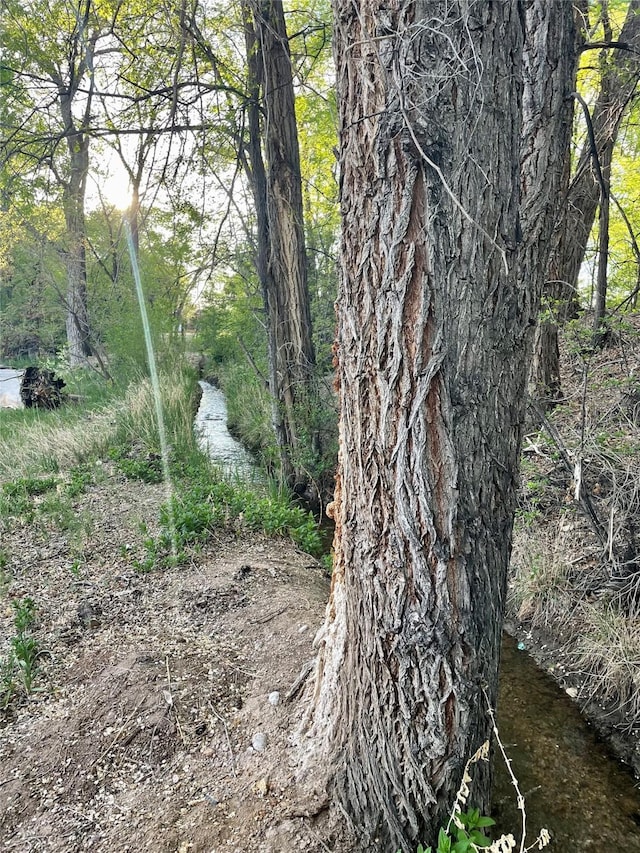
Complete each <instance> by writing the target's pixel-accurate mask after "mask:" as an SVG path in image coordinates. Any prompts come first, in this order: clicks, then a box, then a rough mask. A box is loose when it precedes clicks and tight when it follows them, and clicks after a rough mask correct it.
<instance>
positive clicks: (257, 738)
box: [251, 732, 267, 752]
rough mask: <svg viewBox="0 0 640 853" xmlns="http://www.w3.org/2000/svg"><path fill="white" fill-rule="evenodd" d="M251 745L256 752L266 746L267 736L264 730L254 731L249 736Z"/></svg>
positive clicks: (261, 750)
mask: <svg viewBox="0 0 640 853" xmlns="http://www.w3.org/2000/svg"><path fill="white" fill-rule="evenodd" d="M251 746H252V747H253V748H254V749H255V751H256V752H264V750H265V748H266V746H267V736H266V734H265V733H264V732H256V733H255V734H254V736H253V737H252V738H251Z"/></svg>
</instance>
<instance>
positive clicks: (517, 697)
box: [493, 637, 640, 853]
mask: <svg viewBox="0 0 640 853" xmlns="http://www.w3.org/2000/svg"><path fill="white" fill-rule="evenodd" d="M498 727H499V729H500V734H501V737H502V740H503V742H504V744H505V746H506V748H507V752H508V754H509V756H510V758H511V759H512V767H513V770H514V772H515V774H516V777H517V778H518V781H519V783H520V790H521V791H522V793H523V794H525V796H526V811H527V824H528V827H529V832H528V836H529V839H530V840H533V839H534V838H535V836H536V834H537V832H538V830H539V829H540V827H543V826H544V827H546V828H547V829H548V830H549V832H550V833H551V836H552V840H553V841H552V845H551V847H550V848H549V849H550V850H552V851H563V853H568V852H569V851H576V853H577V851H585V850H594V851H595V850H598V851H601V853H605V851H613V850H624V851H628V853H634V852H635V851H640V825H639V822H640V791H639V790H638V788H637V787H635V786H634V781H633V778H632V776H631V774H630V773H629V772H627V770H626V768H625V767H623V766H622V765H621V764H620V763H619V762H618V761H616V760H614V759H613V758H612V757H611V755H610V754H609V752H608V751H607V749H606V747H605V746H604V745H603V744H602V743H601V742H600V740H599V739H598V737H597V735H596V733H595V732H594V730H593V729H592V728H591V727H590V726H589V725H588V724H587V723H586V722H585V720H584V719H583V717H582V716H581V715H580V713H579V711H578V709H577V706H576V705H575V704H574V703H573V702H571V700H570V699H569V698H568V696H566V695H565V694H564V693H563V692H562V691H561V690H560V689H559V688H558V686H557V684H556V683H555V682H554V681H553V679H552V678H551V677H550V676H549V675H547V673H545V672H543V671H542V670H540V669H539V668H538V667H537V666H536V664H535V663H534V661H533V660H532V659H531V658H530V657H529V656H528V655H527V654H526V653H524V652H520V651H518V650H517V648H516V644H515V641H514V640H512V638H510V637H505V639H504V642H503V649H502V675H501V685H500V698H499V705H498ZM493 799H494V812H495V814H494V817H496V819H498V820H499V823H500V830H501V831H503V832H509V831H513V830H514V827H518V826H519V823H520V821H519V816H518V813H517V810H516V808H515V801H514V791H513V788H512V786H511V784H510V782H509V781H508V778H507V774H506V771H505V769H504V767H503V766H502V764H497V765H496V783H495V787H494V796H493ZM514 834H515V833H514Z"/></svg>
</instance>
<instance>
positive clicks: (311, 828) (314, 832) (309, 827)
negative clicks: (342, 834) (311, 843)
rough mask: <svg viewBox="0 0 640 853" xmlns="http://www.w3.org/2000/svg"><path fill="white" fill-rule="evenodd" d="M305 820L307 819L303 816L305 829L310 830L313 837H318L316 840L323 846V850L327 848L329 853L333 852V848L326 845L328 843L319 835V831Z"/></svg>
mask: <svg viewBox="0 0 640 853" xmlns="http://www.w3.org/2000/svg"><path fill="white" fill-rule="evenodd" d="M304 821H305V819H304V818H302V823H303V825H304V827H305V829H307V830H309V832H310V833H311V834H312V835H313V837H314V838H315V839H316V841H317V842H318V844H319V845H320V846H321V847H322V849H323V850H326V851H327V853H332V850H331V848H330V847H327V845H326V844H325V843H324V841H323V840H322V839H321V838H320V836H319V835H318V833H317V832H316V831H315V829H314V828H313V827H312V826H307V824H306V823H305V822H304Z"/></svg>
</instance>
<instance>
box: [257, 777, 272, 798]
mask: <svg viewBox="0 0 640 853" xmlns="http://www.w3.org/2000/svg"><path fill="white" fill-rule="evenodd" d="M254 790H255V792H256V794H258V796H260V797H266V796H267V793H268V792H269V779H268V778H267V777H266V776H263V777H262V779H258V781H257V782H256V784H255V785H254Z"/></svg>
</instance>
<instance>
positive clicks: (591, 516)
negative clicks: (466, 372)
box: [529, 400, 607, 550]
mask: <svg viewBox="0 0 640 853" xmlns="http://www.w3.org/2000/svg"><path fill="white" fill-rule="evenodd" d="M529 406H530V407H531V410H532V411H533V412H534V413H535V414H536V416H537V417H538V418H539V420H540V423H541V424H542V426H543V427H544V428H545V429H546V431H547V432H548V433H549V436H550V437H551V440H552V441H553V443H554V444H555V446H556V448H557V450H558V453H559V454H560V458H561V459H562V461H563V462H564V465H565V467H566V469H567V470H568V471H569V473H570V474H571V475H572V476H575V474H576V471H575V465H573V464H572V462H571V457H570V456H569V451H568V450H567V448H566V446H565V444H564V442H563V440H562V437H561V435H560V433H559V432H558V430H557V429H556V428H555V426H554V425H553V424H552V423H551V421H550V420H549V419H548V418H547V416H546V415H545V413H544V412H543V411H542V409H541V408H540V407H539V406H538V405H537V404H536V403H534V401H533V400H529ZM578 503H579V504H580V506H581V507H582V509H583V510H584V513H585V515H586V517H587V519H588V520H589V522H590V524H591V528H592V530H593V532H594V533H595V534H596V536H597V537H598V539H599V541H600V544H601V545H602V548H603V550H605V549H606V547H607V534H606V531H605V529H604V526H603V525H602V523H601V521H600V519H599V518H598V514H597V513H596V511H595V509H594V506H593V503H592V502H591V498H590V497H589V493H588V492H587V491H586V490H585V489H580V494H579V495H578Z"/></svg>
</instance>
